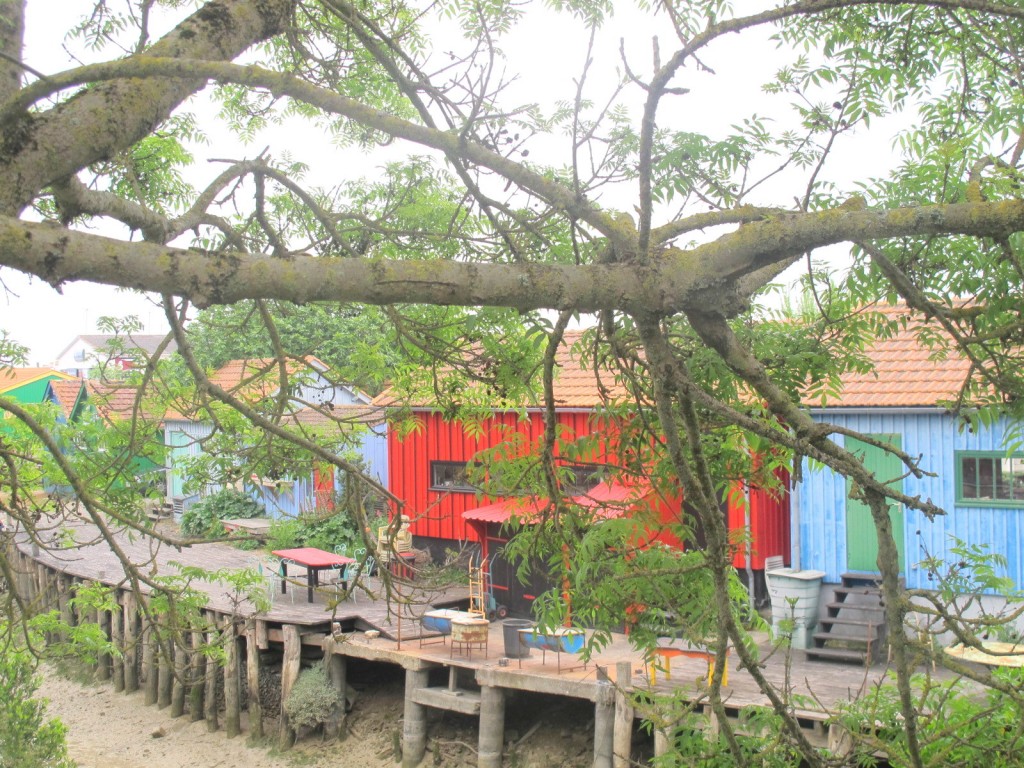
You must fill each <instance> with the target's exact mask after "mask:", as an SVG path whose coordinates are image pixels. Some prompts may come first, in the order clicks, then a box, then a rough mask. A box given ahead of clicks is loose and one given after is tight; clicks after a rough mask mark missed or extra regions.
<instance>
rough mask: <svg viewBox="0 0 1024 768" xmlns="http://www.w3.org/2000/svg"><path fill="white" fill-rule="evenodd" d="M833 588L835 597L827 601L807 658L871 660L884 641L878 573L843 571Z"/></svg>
mask: <svg viewBox="0 0 1024 768" xmlns="http://www.w3.org/2000/svg"><path fill="white" fill-rule="evenodd" d="M841 578H842V584H841V585H840V586H838V587H836V588H835V600H834V601H833V602H831V603H827V604H826V606H825V608H826V610H827V613H828V615H827V616H825V617H823V618H820V619H819V620H818V624H819V627H820V628H819V630H818V631H817V632H815V633H814V635H813V640H814V645H813V647H811V648H808V649H807V658H809V659H823V660H828V661H841V662H847V663H850V664H873V663H874V662H875V661H877V660H878V658H879V656H880V655H881V652H882V648H883V646H884V645H885V641H886V625H885V605H884V604H883V602H882V590H881V578H882V577H881V576H879V575H878V574H872V573H844V574H843V575H842V577H841Z"/></svg>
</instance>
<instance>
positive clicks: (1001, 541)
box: [796, 411, 1024, 589]
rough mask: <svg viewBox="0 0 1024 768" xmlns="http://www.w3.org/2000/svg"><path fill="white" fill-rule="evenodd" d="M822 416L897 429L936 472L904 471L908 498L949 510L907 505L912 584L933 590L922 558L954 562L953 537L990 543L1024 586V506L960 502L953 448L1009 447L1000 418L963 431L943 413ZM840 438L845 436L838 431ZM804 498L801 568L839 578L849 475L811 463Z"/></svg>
mask: <svg viewBox="0 0 1024 768" xmlns="http://www.w3.org/2000/svg"><path fill="white" fill-rule="evenodd" d="M814 418H815V420H816V421H828V422H830V423H833V424H836V425H839V426H842V427H846V428H849V429H852V430H856V431H858V432H862V433H874V434H878V433H890V434H898V435H900V436H901V438H902V448H903V450H904V452H906V453H907V454H909V455H910V456H922V460H921V469H923V470H924V471H926V472H929V473H934V474H935V476H934V477H923V478H915V477H906V478H905V479H904V481H903V491H904V493H906V494H907V495H908V496H920V497H921V498H922V499H931V500H932V502H933V503H935V504H938V505H939V506H941V507H942V508H943V509H945V510H946V512H947V514H946V515H945V516H941V517H937V518H935V519H934V520H928V519H927V518H926V517H925V516H924V515H923V514H921V513H920V512H918V511H917V510H912V509H907V510H905V511H904V528H903V531H902V535H903V540H904V545H905V552H906V563H905V566H904V576H905V577H906V580H907V586H908V587H911V588H922V589H928V588H933V587H934V586H935V585H934V584H933V583H932V582H930V581H929V580H928V577H927V572H926V570H925V569H924V568H922V567H921V566H920V562H921V560H922V559H923V558H925V557H926V556H927V555H931V556H935V557H941V558H943V559H946V560H947V561H949V560H950V557H951V555H950V553H949V546H950V543H951V537H954V536H955V537H957V538H959V539H961V540H963V541H966V542H968V543H970V544H986V545H989V546H990V547H991V550H990V551H992V552H997V553H1000V554H1003V555H1005V556H1006V558H1007V561H1008V568H1007V573H1006V575H1008V576H1010V578H1012V579H1013V580H1014V582H1015V583H1016V584H1017V586H1018V587H1021V586H1024V553H1022V547H1024V522H1022V521H1024V509H1020V508H1018V509H1013V508H999V507H989V508H986V507H974V506H971V507H963V506H961V507H958V506H957V505H956V503H955V500H956V486H955V483H956V468H955V464H954V452H955V451H963V450H978V451H1004V450H1005V446H1004V445H1003V438H1004V435H1005V434H1006V429H1007V425H1006V424H1005V423H999V424H996V425H994V426H993V427H992V428H984V429H979V430H978V432H977V433H971V432H968V431H966V430H964V431H959V430H958V429H957V424H956V422H955V420H954V419H952V418H950V417H949V416H946V415H943V414H941V413H913V412H893V413H885V412H855V413H842V412H840V411H832V412H830V413H829V414H828V418H824V417H822V416H821V414H816V415H814ZM836 440H837V442H840V443H842V440H843V438H842V437H841V436H840V437H837V438H836ZM796 496H797V498H798V499H799V501H798V504H799V514H800V546H801V553H800V555H801V557H800V561H801V563H800V564H801V567H803V568H810V569H814V570H821V571H824V572H825V574H826V576H825V581H827V582H832V583H835V582H838V581H839V575H840V574H841V573H843V572H844V571H846V570H847V568H846V562H847V552H846V480H845V478H843V477H842V476H840V475H837V474H835V473H833V472H832V471H831V470H825V469H821V468H817V469H812V468H811V467H810V466H808V464H807V462H806V461H805V463H804V467H803V482H802V483H801V485H800V488H799V490H798V492H797V494H796Z"/></svg>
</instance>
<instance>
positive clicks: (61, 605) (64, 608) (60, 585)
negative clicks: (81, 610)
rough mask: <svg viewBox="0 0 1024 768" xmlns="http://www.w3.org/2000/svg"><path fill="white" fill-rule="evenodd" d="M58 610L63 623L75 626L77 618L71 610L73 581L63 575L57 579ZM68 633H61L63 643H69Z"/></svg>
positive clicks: (58, 575) (60, 574) (59, 574)
mask: <svg viewBox="0 0 1024 768" xmlns="http://www.w3.org/2000/svg"><path fill="white" fill-rule="evenodd" d="M56 582H57V610H59V611H60V620H61V623H62V624H64V625H65V626H67V627H73V626H75V616H74V612H73V611H72V608H71V594H72V593H71V579H70V578H69V577H68V576H65V575H64V574H63V573H58V574H57V578H56ZM67 640H68V633H67V632H65V631H62V632H61V641H63V642H67Z"/></svg>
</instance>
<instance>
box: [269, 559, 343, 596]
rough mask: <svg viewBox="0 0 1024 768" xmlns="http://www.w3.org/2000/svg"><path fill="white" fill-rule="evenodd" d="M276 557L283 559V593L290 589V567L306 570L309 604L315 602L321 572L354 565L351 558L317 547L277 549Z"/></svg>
mask: <svg viewBox="0 0 1024 768" xmlns="http://www.w3.org/2000/svg"><path fill="white" fill-rule="evenodd" d="M273 554H274V555H276V556H277V557H279V558H280V559H281V577H282V578H281V593H282V594H283V593H284V592H285V591H286V590H287V588H288V565H289V564H290V563H294V564H295V565H301V566H303V567H304V568H305V569H306V588H307V590H308V593H309V602H311V603H312V602H313V590H314V589H315V588H316V587H318V586H319V585H320V571H326V570H332V569H340V568H344V567H345V566H346V565H349V564H350V563H354V562H355V560H353V559H352V558H351V557H345V556H344V555H336V554H334V553H333V552H327V551H325V550H323V549H317V548H316V547H299V548H297V549H276V550H274V552H273Z"/></svg>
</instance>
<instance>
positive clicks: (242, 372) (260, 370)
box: [210, 356, 327, 398]
mask: <svg viewBox="0 0 1024 768" xmlns="http://www.w3.org/2000/svg"><path fill="white" fill-rule="evenodd" d="M279 370H280V368H279V367H278V361H277V360H276V359H275V358H269V357H268V358H262V357H261V358H249V359H245V360H231V361H229V362H227V363H225V364H224V365H223V366H221V367H220V368H218V369H217V370H216V371H214V372H213V373H212V374H211V375H210V382H211V383H212V384H216V385H217V386H219V387H220V388H221V389H224V390H227V391H229V392H234V393H235V394H240V393H244V394H245V395H246V396H250V397H252V396H255V397H257V398H260V397H268V396H270V395H272V394H274V392H276V391H277V390H278V389H279V388H280V386H281V384H280V379H279V378H278V371H279ZM285 370H286V371H287V372H288V375H289V376H294V375H296V374H302V373H307V372H309V371H316V372H323V371H326V370H327V366H326V365H324V364H323V363H322V362H320V360H318V359H317V358H315V357H312V356H310V357H307V358H306V360H305V363H302V362H300V361H298V360H286V361H285Z"/></svg>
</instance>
